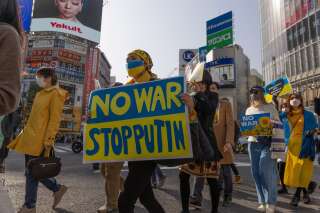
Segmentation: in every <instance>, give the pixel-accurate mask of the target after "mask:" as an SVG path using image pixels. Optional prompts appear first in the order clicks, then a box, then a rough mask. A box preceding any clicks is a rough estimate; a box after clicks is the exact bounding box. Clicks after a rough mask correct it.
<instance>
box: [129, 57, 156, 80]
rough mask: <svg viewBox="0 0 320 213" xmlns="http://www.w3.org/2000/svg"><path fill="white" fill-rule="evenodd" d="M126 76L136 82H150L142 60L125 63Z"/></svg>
mask: <svg viewBox="0 0 320 213" xmlns="http://www.w3.org/2000/svg"><path fill="white" fill-rule="evenodd" d="M127 69H128V75H129V76H130V77H132V78H133V79H134V80H135V81H136V82H147V81H149V80H150V77H151V76H150V74H149V72H147V71H146V68H145V66H144V62H143V61H142V60H131V61H128V63H127Z"/></svg>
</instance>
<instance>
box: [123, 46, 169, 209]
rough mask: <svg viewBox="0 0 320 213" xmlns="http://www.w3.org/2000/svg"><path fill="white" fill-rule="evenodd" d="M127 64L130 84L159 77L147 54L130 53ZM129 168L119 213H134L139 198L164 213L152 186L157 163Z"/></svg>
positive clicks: (143, 52)
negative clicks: (152, 69)
mask: <svg viewBox="0 0 320 213" xmlns="http://www.w3.org/2000/svg"><path fill="white" fill-rule="evenodd" d="M127 63H128V65H127V66H128V74H129V76H130V77H131V78H132V79H131V80H130V81H129V84H133V83H143V82H148V81H153V80H156V79H157V76H156V75H155V74H154V73H152V71H151V68H152V66H153V63H152V59H151V57H150V55H149V54H148V53H147V52H145V51H143V50H135V51H133V52H131V53H129V55H128V58H127ZM128 166H129V173H128V176H127V179H126V180H125V183H124V190H123V191H122V192H121V193H120V196H119V199H118V207H119V213H134V206H135V203H136V202H137V199H138V198H139V199H140V202H141V203H142V205H144V206H145V207H146V209H147V210H148V211H149V212H150V213H164V212H165V211H164V210H163V208H162V207H161V205H160V204H159V202H158V201H157V200H156V198H155V196H154V193H153V190H152V186H151V176H152V174H153V172H154V170H155V168H156V166H157V162H156V161H153V160H150V161H129V163H128Z"/></svg>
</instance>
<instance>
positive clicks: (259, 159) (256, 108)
mask: <svg viewBox="0 0 320 213" xmlns="http://www.w3.org/2000/svg"><path fill="white" fill-rule="evenodd" d="M263 113H270V115H271V120H274V121H279V114H278V111H277V110H276V108H275V106H274V105H273V104H267V103H266V101H265V98H264V88H263V87H260V86H254V87H252V88H251V89H250V107H249V108H248V109H247V110H246V115H254V114H263ZM271 140H272V137H265V136H264V137H261V136H259V137H249V138H248V142H249V145H248V149H249V157H250V160H251V172H252V176H253V179H254V181H255V185H256V190H257V195H258V201H259V204H260V205H259V207H258V211H263V212H267V213H273V212H275V205H276V203H277V181H278V173H277V167H276V165H277V162H276V160H274V159H272V158H271V150H270V148H271Z"/></svg>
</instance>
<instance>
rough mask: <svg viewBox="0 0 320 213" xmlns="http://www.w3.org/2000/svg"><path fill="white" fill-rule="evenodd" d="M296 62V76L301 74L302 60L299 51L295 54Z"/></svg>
mask: <svg viewBox="0 0 320 213" xmlns="http://www.w3.org/2000/svg"><path fill="white" fill-rule="evenodd" d="M295 62H296V74H297V75H299V74H301V64H300V62H301V60H300V54H299V51H297V52H296V53H295Z"/></svg>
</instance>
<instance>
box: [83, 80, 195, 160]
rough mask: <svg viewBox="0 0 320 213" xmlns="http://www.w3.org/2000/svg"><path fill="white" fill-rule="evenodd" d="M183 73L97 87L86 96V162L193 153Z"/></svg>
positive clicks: (167, 156)
mask: <svg viewBox="0 0 320 213" xmlns="http://www.w3.org/2000/svg"><path fill="white" fill-rule="evenodd" d="M184 82H185V81H184V78H183V77H175V78H169V79H165V80H159V81H153V82H148V83H143V84H134V85H129V86H123V87H116V88H109V89H101V90H96V91H93V92H92V93H91V95H90V104H89V111H90V115H91V116H90V119H88V121H87V124H86V126H85V130H84V135H85V143H84V152H83V153H84V162H85V163H93V162H117V161H140V160H156V159H180V158H190V157H192V146H191V139H190V133H189V124H188V120H187V118H188V114H187V110H186V106H185V104H183V102H182V101H181V99H180V95H181V94H182V93H184V91H185V88H184V87H185V85H184Z"/></svg>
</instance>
